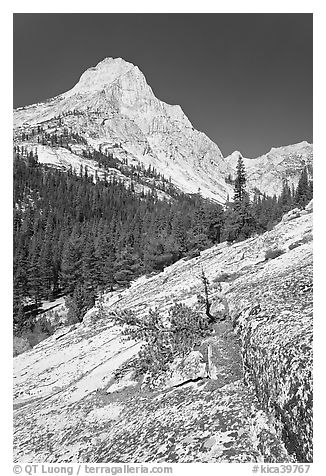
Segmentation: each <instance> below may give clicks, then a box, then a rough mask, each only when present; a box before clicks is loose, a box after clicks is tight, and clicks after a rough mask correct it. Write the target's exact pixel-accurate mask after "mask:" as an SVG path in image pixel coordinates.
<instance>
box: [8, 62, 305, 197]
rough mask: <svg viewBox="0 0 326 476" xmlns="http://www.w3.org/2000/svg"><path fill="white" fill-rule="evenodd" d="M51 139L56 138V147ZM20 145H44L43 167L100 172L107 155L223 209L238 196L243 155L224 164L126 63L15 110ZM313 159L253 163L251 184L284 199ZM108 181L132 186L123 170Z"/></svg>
mask: <svg viewBox="0 0 326 476" xmlns="http://www.w3.org/2000/svg"><path fill="white" fill-rule="evenodd" d="M217 107H218V105H217ZM40 130H41V131H42V134H41V135H40ZM37 131H38V132H37ZM72 133H73V134H75V137H74V139H73V141H72V142H71V143H70V145H69V148H68V149H67V147H66V148H65V147H63V146H62V141H61V142H60V141H57V137H58V136H59V135H62V136H63V137H67V136H68V135H70V134H72ZM76 134H77V136H76ZM40 137H42V139H41V140H40ZM50 137H51V138H52V139H53V138H54V137H56V139H55V141H53V140H50ZM77 139H78V140H77ZM76 140H77V143H76ZM14 142H15V145H16V146H19V147H21V146H23V147H25V148H26V150H28V151H33V150H35V148H36V147H37V153H38V160H39V162H40V163H45V164H48V165H51V166H56V167H60V168H63V169H69V167H72V168H73V169H76V170H79V168H80V165H81V164H83V165H87V167H88V169H89V172H90V173H91V174H93V175H95V173H96V172H100V171H99V169H98V167H97V165H96V163H95V162H94V161H92V160H87V155H88V153H89V151H92V150H97V151H104V150H105V151H106V153H110V154H112V155H113V156H114V158H115V159H117V160H118V161H120V162H121V163H123V164H124V165H125V166H129V167H130V166H132V165H133V166H137V165H139V164H141V165H143V166H145V167H149V166H150V167H151V168H152V169H155V171H156V172H158V173H160V174H162V175H163V176H164V177H165V178H166V179H167V180H170V181H171V183H173V184H174V185H175V186H176V187H178V188H179V189H180V190H182V191H183V192H186V193H197V192H198V191H199V190H200V193H201V194H202V195H203V196H204V197H207V198H210V199H213V200H215V201H217V202H219V203H224V202H225V201H226V200H227V197H228V196H230V197H232V194H233V188H232V185H231V183H230V180H228V178H230V177H231V178H232V177H233V179H234V177H235V168H236V163H237V160H238V157H239V154H240V153H239V152H234V153H233V154H231V155H230V156H229V157H226V158H224V157H223V155H222V152H221V150H220V148H219V147H218V146H217V145H216V144H215V143H214V142H213V141H212V140H210V139H209V138H208V137H207V136H206V135H205V134H204V133H203V132H199V131H197V130H196V129H195V128H194V127H193V126H192V124H191V122H190V121H189V119H188V118H187V117H186V115H185V114H184V113H183V111H182V109H181V107H180V106H178V105H169V104H166V103H165V102H163V101H160V100H159V99H157V98H156V97H155V95H154V93H153V91H152V89H151V87H150V86H149V85H148V84H147V82H146V79H145V76H144V75H143V73H142V72H141V71H140V70H139V68H138V67H137V66H134V65H133V64H131V63H129V62H127V61H124V60H123V59H121V58H105V59H104V60H103V61H101V62H100V63H98V64H97V65H96V66H95V67H91V68H89V69H87V70H86V71H85V72H84V73H83V74H82V75H81V77H80V80H79V81H78V83H77V84H76V85H75V86H74V87H73V88H72V89H70V90H69V91H68V92H65V93H63V94H60V95H59V96H57V97H54V98H51V99H48V100H47V101H45V102H42V103H38V104H33V105H30V106H24V107H21V108H18V109H16V110H15V111H14ZM240 155H241V154H240ZM311 157H312V146H311V144H308V143H306V142H304V143H300V144H294V145H288V146H286V147H280V148H276V149H272V150H271V151H270V152H269V153H268V154H266V155H263V156H261V157H259V158H257V159H248V160H247V159H246V160H245V166H246V168H247V170H248V185H249V187H250V188H251V189H252V190H253V189H254V188H258V189H259V190H260V192H262V193H267V194H270V195H273V194H274V193H276V194H277V195H279V194H280V193H281V191H282V185H283V181H284V179H288V180H289V181H290V183H291V184H292V183H293V184H294V185H295V186H296V185H297V183H298V180H299V177H300V173H301V171H302V168H303V166H304V165H310V164H311ZM109 175H111V176H112V175H114V176H118V178H119V180H122V181H125V182H126V183H127V184H130V179H129V178H128V177H126V176H125V175H124V174H123V173H121V167H119V171H117V169H116V168H112V170H110V171H109ZM152 185H153V184H152Z"/></svg>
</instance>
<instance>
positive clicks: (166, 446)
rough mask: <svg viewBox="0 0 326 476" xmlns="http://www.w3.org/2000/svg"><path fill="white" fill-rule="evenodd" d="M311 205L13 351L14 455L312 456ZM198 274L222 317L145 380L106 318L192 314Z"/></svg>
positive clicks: (112, 296)
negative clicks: (172, 311) (177, 308)
mask: <svg viewBox="0 0 326 476" xmlns="http://www.w3.org/2000/svg"><path fill="white" fill-rule="evenodd" d="M93 73H94V74H97V71H96V69H95V70H94V71H90V72H89V73H87V75H86V76H85V77H84V79H83V86H82V85H81V86H80V88H78V94H83V93H84V91H85V90H86V89H87V84H88V76H89V75H91V74H93ZM125 74H126V75H127V76H128V74H129V73H128V70H127V71H126V72H125ZM137 74H138V73H137ZM126 81H128V79H126ZM97 84H98V88H99V90H100V88H101V87H102V83H101V79H100V78H99V79H98V83H97ZM110 94H111V93H110ZM73 97H74V96H73V95H72V92H70V93H69V94H68V95H67V96H66V97H65V98H59V99H57V101H59V102H58V104H60V102H61V103H62V104H63V101H68V100H71V98H73ZM37 107H39V106H35V108H37ZM48 107H49V108H50V107H51V106H50V105H49V106H48ZM54 107H56V106H54ZM49 110H50V109H49ZM311 211H312V207H311V205H310V206H309V207H307V209H306V210H304V211H297V212H296V213H292V214H291V213H290V214H288V215H287V217H285V219H284V220H283V221H282V222H281V223H279V224H278V225H277V226H276V227H274V228H273V229H272V230H271V231H268V232H266V233H264V234H263V235H260V236H255V237H252V238H250V239H247V240H246V241H243V242H240V243H235V244H233V245H229V244H227V243H226V242H225V243H220V244H218V245H215V246H213V247H212V248H209V249H207V250H205V251H202V252H201V253H200V256H197V257H195V258H192V259H181V260H180V261H178V262H176V263H175V264H173V265H172V266H169V267H167V268H165V269H164V271H163V272H161V273H159V274H156V275H153V276H147V277H146V276H143V277H141V278H139V279H137V280H136V281H134V282H133V283H132V284H131V286H130V287H129V288H127V289H125V290H123V291H121V292H119V291H114V292H111V293H107V294H106V295H105V297H104V301H103V302H99V303H97V305H96V306H95V307H94V308H93V309H92V310H90V311H89V312H88V313H87V314H86V315H85V317H84V319H83V322H81V323H79V324H75V325H72V326H66V327H63V328H59V329H58V330H57V331H56V332H55V333H54V335H52V336H51V337H50V338H48V339H46V340H44V341H42V342H41V343H39V344H38V345H36V346H35V347H34V348H33V349H31V350H29V351H28V352H26V353H24V354H21V355H19V356H18V357H16V358H15V359H14V423H15V428H14V453H15V461H19V462H35V463H36V462H77V461H78V462H96V463H100V462H310V461H312V376H311V372H312V361H311V359H312V213H311ZM203 272H204V273H205V276H206V277H207V280H208V292H209V299H210V302H211V309H210V312H211V313H212V314H213V315H214V314H216V313H218V312H220V311H221V310H222V311H223V313H222V314H223V316H224V317H225V318H224V320H217V321H216V322H215V324H214V327H213V330H212V332H211V333H210V334H209V335H208V336H207V337H205V338H203V339H202V340H201V341H200V342H198V344H197V346H196V348H194V350H193V351H192V352H191V353H190V354H189V355H188V356H187V357H185V358H183V359H181V358H178V359H175V361H174V362H173V364H171V367H170V369H169V371H168V372H167V373H166V375H165V376H164V378H161V379H160V378H158V379H157V380H156V381H155V380H153V381H152V382H151V385H148V382H146V379H144V378H140V377H139V375H137V374H136V373H135V371H134V370H133V366H132V363H133V359H134V357H135V356H136V354H137V353H138V352H139V349H140V347H141V345H142V343H141V342H138V341H133V340H130V339H128V338H127V337H126V336H125V335H124V334H123V328H122V327H120V326H119V325H117V321H116V320H115V319H113V317H112V316H119V315H122V314H123V313H128V312H130V310H131V309H132V310H133V312H134V313H135V315H136V316H140V317H144V316H146V315H147V314H148V312H149V310H150V309H153V308H158V309H159V311H160V312H161V313H164V312H166V311H167V310H168V309H169V308H171V306H173V304H175V303H184V304H187V305H188V306H190V307H196V306H197V305H198V294H200V293H202V286H203V283H202V279H201V276H202V273H203Z"/></svg>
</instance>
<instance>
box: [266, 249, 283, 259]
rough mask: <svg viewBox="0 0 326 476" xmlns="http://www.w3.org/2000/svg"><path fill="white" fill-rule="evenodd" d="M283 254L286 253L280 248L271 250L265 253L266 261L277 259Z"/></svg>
mask: <svg viewBox="0 0 326 476" xmlns="http://www.w3.org/2000/svg"><path fill="white" fill-rule="evenodd" d="M283 253H284V251H283V250H281V249H279V248H274V249H269V250H267V251H266V253H265V260H269V259H274V258H277V257H278V256H281V255H282V254H283Z"/></svg>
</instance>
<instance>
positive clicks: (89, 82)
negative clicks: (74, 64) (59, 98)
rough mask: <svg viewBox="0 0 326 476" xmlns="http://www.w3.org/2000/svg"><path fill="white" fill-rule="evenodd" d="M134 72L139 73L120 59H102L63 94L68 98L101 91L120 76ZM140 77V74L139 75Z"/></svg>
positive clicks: (130, 64)
mask: <svg viewBox="0 0 326 476" xmlns="http://www.w3.org/2000/svg"><path fill="white" fill-rule="evenodd" d="M132 70H134V71H135V73H138V74H139V73H140V71H139V69H138V68H136V66H134V65H133V64H132V63H128V62H127V61H125V60H124V59H122V58H111V57H108V58H104V59H103V60H102V61H100V62H99V63H98V64H97V65H96V66H92V67H90V68H88V69H87V70H86V71H85V72H84V73H83V74H82V75H81V77H80V79H79V81H78V83H77V84H76V85H75V86H74V87H73V88H72V89H70V91H68V92H67V93H65V94H64V96H65V97H70V96H73V95H75V94H85V93H88V92H95V91H100V90H103V89H104V88H105V87H108V86H110V85H111V84H113V83H114V82H115V81H117V80H118V79H119V78H120V77H121V76H124V75H125V74H126V73H128V72H130V71H132ZM140 74H141V75H142V73H140Z"/></svg>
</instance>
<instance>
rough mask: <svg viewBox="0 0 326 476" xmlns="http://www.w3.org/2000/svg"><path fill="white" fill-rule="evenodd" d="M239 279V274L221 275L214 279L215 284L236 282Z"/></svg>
mask: <svg viewBox="0 0 326 476" xmlns="http://www.w3.org/2000/svg"><path fill="white" fill-rule="evenodd" d="M237 277H238V275H237V273H221V274H219V275H217V276H216V277H215V278H214V279H213V282H214V283H223V282H228V281H234V280H235V279H236V278H237Z"/></svg>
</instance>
